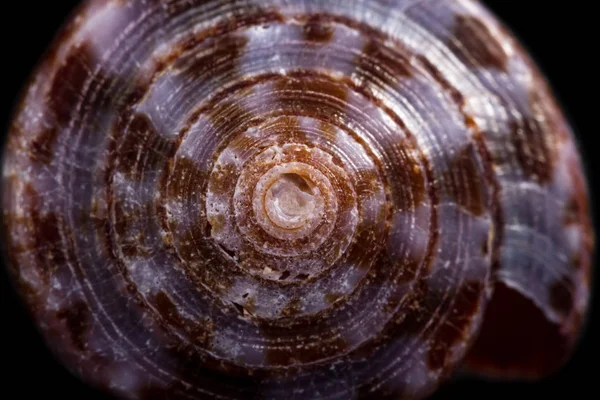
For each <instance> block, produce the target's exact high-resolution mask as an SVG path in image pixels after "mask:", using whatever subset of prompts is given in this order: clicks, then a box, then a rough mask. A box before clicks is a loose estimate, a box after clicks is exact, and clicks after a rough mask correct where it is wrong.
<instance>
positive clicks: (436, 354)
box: [427, 281, 484, 370]
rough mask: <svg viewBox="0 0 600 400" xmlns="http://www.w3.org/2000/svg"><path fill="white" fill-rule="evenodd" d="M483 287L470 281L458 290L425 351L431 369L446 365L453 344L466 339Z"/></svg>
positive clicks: (438, 368)
mask: <svg viewBox="0 0 600 400" xmlns="http://www.w3.org/2000/svg"><path fill="white" fill-rule="evenodd" d="M483 289H484V287H483V284H482V283H481V282H478V281H472V282H467V283H465V284H464V285H463V286H461V287H460V289H459V290H458V292H457V294H456V297H455V298H454V304H453V305H452V309H451V310H448V314H447V317H446V320H445V321H444V323H443V324H442V325H441V326H440V327H439V328H438V329H437V332H436V334H435V337H434V338H433V340H432V342H431V347H430V349H429V352H428V353H427V365H428V366H429V367H430V368H431V369H433V370H440V369H443V368H445V367H447V366H448V362H449V357H450V355H451V352H452V349H453V348H454V346H455V345H456V344H457V343H458V342H460V341H461V340H464V339H466V336H467V335H468V333H469V327H470V325H471V321H472V319H473V316H474V315H475V313H476V312H477V310H478V309H479V302H480V298H481V294H482V292H483Z"/></svg>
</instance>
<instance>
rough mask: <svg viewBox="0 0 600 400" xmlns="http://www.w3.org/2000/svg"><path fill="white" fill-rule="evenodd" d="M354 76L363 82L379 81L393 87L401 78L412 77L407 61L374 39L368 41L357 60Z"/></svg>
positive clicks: (385, 85)
mask: <svg viewBox="0 0 600 400" xmlns="http://www.w3.org/2000/svg"><path fill="white" fill-rule="evenodd" d="M356 74H357V75H358V77H359V79H360V80H361V81H363V82H375V81H380V82H381V83H380V85H381V86H382V87H393V86H395V84H396V83H397V81H398V80H399V79H401V78H408V77H411V76H412V75H413V72H412V69H411V66H410V62H409V60H408V59H407V58H406V57H405V56H403V55H402V54H400V53H398V52H396V51H395V50H394V49H392V48H390V47H387V46H385V45H383V43H381V42H380V41H377V40H375V39H372V40H370V41H369V42H368V43H367V44H366V46H365V48H364V50H363V52H362V54H361V56H360V58H359V59H358V60H357V68H356Z"/></svg>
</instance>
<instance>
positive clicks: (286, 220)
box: [3, 0, 592, 399]
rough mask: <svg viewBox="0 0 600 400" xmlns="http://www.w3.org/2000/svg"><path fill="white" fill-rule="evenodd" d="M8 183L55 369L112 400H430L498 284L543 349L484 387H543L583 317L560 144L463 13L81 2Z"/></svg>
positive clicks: (540, 95)
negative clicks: (519, 380) (528, 317)
mask: <svg viewBox="0 0 600 400" xmlns="http://www.w3.org/2000/svg"><path fill="white" fill-rule="evenodd" d="M3 186H4V217H5V222H4V228H5V233H6V234H5V236H6V240H7V254H8V255H9V258H10V261H11V265H12V267H13V270H14V272H15V277H16V282H18V284H19V285H20V289H21V291H22V293H23V296H24V298H25V299H26V301H27V302H28V304H29V306H30V308H31V310H32V311H33V313H34V316H35V318H36V319H37V320H38V321H39V325H40V327H41V328H42V331H43V332H44V334H45V337H46V338H47V340H48V341H49V344H50V345H51V347H52V348H53V349H54V350H55V351H56V352H57V353H58V354H59V355H60V357H61V359H62V360H63V361H64V363H65V364H66V365H68V366H69V367H70V368H71V369H72V370H73V371H74V372H76V373H78V374H79V375H81V376H82V378H83V379H85V380H86V381H88V382H90V383H92V384H94V385H96V386H98V387H101V388H103V389H105V390H109V391H110V392H112V393H115V394H117V395H120V396H122V397H125V398H155V397H153V396H163V397H164V396H165V395H167V394H168V396H169V398H213V397H214V398H231V399H238V398H294V399H296V398H298V399H300V398H302V399H305V398H306V399H316V398H336V399H338V398H339V399H354V398H377V399H381V398H387V397H386V396H390V398H399V397H400V398H404V397H406V398H413V397H423V396H426V395H428V394H429V393H431V392H432V391H433V390H434V389H435V387H436V386H437V384H438V383H439V382H440V381H441V379H443V378H445V377H447V376H448V375H449V374H450V373H451V372H452V371H454V369H455V368H456V366H457V365H458V363H459V362H460V361H462V360H463V359H464V357H465V356H466V354H467V350H469V349H470V348H471V347H472V345H473V342H474V341H475V338H476V337H477V333H478V332H479V331H480V328H481V325H482V322H483V319H484V313H485V311H486V308H487V306H488V304H490V302H492V303H493V302H495V301H496V297H493V296H494V291H495V289H496V288H498V287H501V289H498V290H499V291H501V292H502V293H504V294H503V295H502V296H498V297H502V298H504V299H505V300H506V298H517V297H518V298H524V301H526V302H528V304H531V310H533V311H528V312H531V313H536V315H538V316H540V318H542V319H543V321H544V323H543V324H540V325H539V326H538V328H539V329H540V330H541V331H542V332H544V333H545V334H548V335H554V336H556V338H557V341H559V342H560V343H561V345H562V346H563V347H561V351H560V354H558V353H557V355H556V357H554V358H553V359H552V360H550V361H552V362H548V363H546V364H544V365H542V366H540V365H537V364H535V363H534V364H535V365H514V364H516V363H511V360H514V358H511V357H513V356H514V357H516V355H513V356H510V357H508V359H509V362H508V364H509V365H507V366H504V365H503V366H502V367H506V368H508V369H510V370H511V371H512V370H515V369H516V370H525V371H527V372H528V373H533V374H542V373H545V372H547V370H551V369H554V368H557V367H558V366H559V365H560V364H561V363H562V362H563V360H564V358H565V357H566V355H568V353H569V351H570V348H571V346H572V345H573V342H574V338H575V337H576V333H577V329H578V328H579V325H580V323H581V319H582V316H583V313H584V311H585V307H586V302H587V296H588V279H589V268H590V267H589V254H590V251H591V247H592V235H591V228H590V225H589V216H588V211H587V200H586V183H585V179H584V177H583V175H582V172H581V167H580V161H579V158H578V153H577V150H576V147H575V145H574V143H573V139H572V135H571V133H570V131H569V127H568V125H567V124H566V122H565V121H564V120H563V117H562V115H561V114H560V111H559V110H558V109H557V107H556V105H555V104H554V102H553V100H552V98H551V96H550V94H549V91H548V89H547V87H546V85H545V83H544V82H543V80H542V78H541V77H540V76H539V73H538V72H537V70H536V69H535V67H534V66H533V65H532V63H531V62H530V60H529V59H528V58H527V56H526V55H524V53H523V51H522V50H521V49H520V47H519V46H518V44H517V43H516V42H515V41H514V40H513V39H512V38H511V37H510V36H509V35H508V33H507V32H506V31H505V29H504V28H503V27H502V26H500V25H499V24H498V23H497V22H496V20H495V19H494V18H493V17H492V16H490V15H489V14H488V13H487V11H486V10H484V9H483V8H482V7H481V6H480V5H479V4H478V3H475V2H473V1H470V0H456V1H451V0H448V1H413V0H394V1H389V0H373V1H366V0H364V1H363V0H356V1H346V0H332V1H327V2H323V1H317V0H297V1H287V0H286V1H284V0H269V1H255V0H208V1H200V0H197V1H196V0H191V1H190V0H186V1H184V0H169V1H153V0H130V1H106V0H102V1H101V0H91V1H87V2H85V3H84V4H83V5H82V7H80V9H79V10H78V12H77V13H76V16H75V17H74V18H73V19H72V20H71V22H70V23H69V25H67V26H66V27H65V29H64V30H63V31H62V33H61V35H60V36H59V38H57V41H56V44H55V46H54V47H53V48H52V50H51V51H50V53H49V54H48V55H47V56H46V58H45V59H44V61H43V63H42V64H41V65H40V67H39V68H38V70H37V71H36V73H35V74H34V77H33V79H32V81H31V83H30V85H29V86H28V89H27V91H26V93H25V95H24V98H23V101H22V105H21V107H20V108H19V109H18V111H17V113H16V116H15V119H14V123H13V125H12V128H11V135H10V139H9V142H8V144H7V148H6V150H5V158H4V182H3ZM490 309H494V310H496V309H497V307H495V306H494V307H490ZM519 312H520V311H519V310H514V315H506V314H505V313H500V314H502V315H500V314H499V313H497V312H494V313H493V315H486V316H485V318H486V321H487V320H488V318H489V320H490V321H492V320H494V319H496V318H502V319H503V321H505V322H506V324H507V326H511V323H512V321H516V320H518V316H519V315H518V314H519ZM523 312H525V311H523ZM515 329H525V328H524V327H518V328H515ZM554 336H552V337H554ZM481 337H482V338H484V339H485V338H487V336H486V329H485V324H484V329H483V331H482V334H481ZM484 339H482V341H481V342H480V343H479V344H478V345H477V346H476V348H477V349H478V351H477V353H476V354H472V355H471V356H470V357H469V360H470V362H471V365H472V366H473V367H474V368H476V369H479V370H481V371H487V372H489V371H494V372H498V371H497V370H498V369H500V368H499V366H498V360H497V359H496V357H495V355H494V353H493V352H490V346H489V345H487V344H486V343H487V342H486V341H485V340H484ZM528 351H530V352H531V354H532V356H531V357H529V360H534V359H535V360H537V359H536V358H535V357H538V356H539V354H541V352H543V351H544V349H541V348H540V347H536V346H535V345H532V346H531V347H530V348H529V349H528ZM540 371H541V372H540Z"/></svg>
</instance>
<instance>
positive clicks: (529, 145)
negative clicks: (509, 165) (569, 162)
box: [509, 117, 553, 184]
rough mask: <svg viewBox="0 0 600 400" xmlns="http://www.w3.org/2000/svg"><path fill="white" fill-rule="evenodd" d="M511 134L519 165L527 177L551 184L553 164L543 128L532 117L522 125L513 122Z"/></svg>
mask: <svg viewBox="0 0 600 400" xmlns="http://www.w3.org/2000/svg"><path fill="white" fill-rule="evenodd" d="M509 133H510V141H511V144H512V145H513V148H514V149H515V157H516V159H517V163H518V164H519V166H520V167H521V170H522V171H523V172H524V173H525V175H526V176H527V177H529V178H530V179H532V180H534V181H536V182H538V183H540V184H543V183H547V182H549V181H550V180H551V179H552V171H553V162H552V154H551V152H550V149H549V146H548V143H547V142H546V137H545V134H544V129H543V127H542V126H540V124H539V123H538V122H537V121H536V120H535V119H534V118H533V117H531V118H526V119H525V120H524V121H522V122H521V123H520V122H519V121H512V122H511V123H510V126H509Z"/></svg>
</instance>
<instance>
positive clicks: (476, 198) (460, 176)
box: [444, 144, 486, 216]
mask: <svg viewBox="0 0 600 400" xmlns="http://www.w3.org/2000/svg"><path fill="white" fill-rule="evenodd" d="M476 154H477V153H476V150H475V147H474V146H473V145H472V144H469V145H467V146H466V147H465V148H463V149H462V150H461V151H459V152H458V153H457V154H456V156H455V157H454V158H453V159H452V160H451V161H450V165H449V168H448V171H447V172H446V173H445V174H444V178H445V182H446V186H447V187H446V191H447V193H448V194H450V195H451V196H453V197H454V198H455V200H456V203H457V204H458V205H459V206H460V207H461V208H463V209H464V210H466V211H468V212H469V213H471V214H473V215H477V216H479V215H481V214H483V212H484V211H485V210H486V204H485V203H486V201H485V195H484V193H485V187H486V186H485V185H486V183H485V182H484V180H483V177H482V176H481V173H480V171H479V169H478V167H477V163H476V160H477V155H476Z"/></svg>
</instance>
